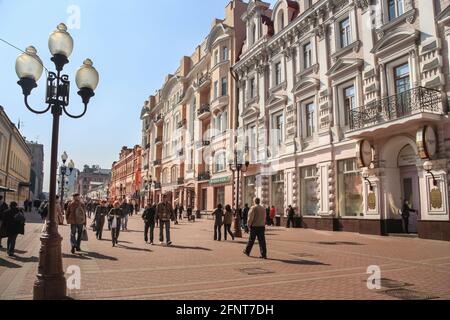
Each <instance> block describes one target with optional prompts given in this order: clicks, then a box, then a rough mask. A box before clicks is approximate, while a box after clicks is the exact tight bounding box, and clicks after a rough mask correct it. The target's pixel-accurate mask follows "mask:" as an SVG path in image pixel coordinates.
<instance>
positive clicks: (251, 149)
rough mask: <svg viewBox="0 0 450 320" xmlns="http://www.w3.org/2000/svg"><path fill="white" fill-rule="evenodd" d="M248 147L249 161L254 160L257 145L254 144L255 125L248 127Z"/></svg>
mask: <svg viewBox="0 0 450 320" xmlns="http://www.w3.org/2000/svg"><path fill="white" fill-rule="evenodd" d="M248 135H249V137H248V143H247V144H248V147H249V152H250V159H251V161H256V155H257V146H256V126H251V127H249V128H248Z"/></svg>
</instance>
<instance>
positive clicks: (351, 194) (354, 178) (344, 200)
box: [338, 159, 363, 217]
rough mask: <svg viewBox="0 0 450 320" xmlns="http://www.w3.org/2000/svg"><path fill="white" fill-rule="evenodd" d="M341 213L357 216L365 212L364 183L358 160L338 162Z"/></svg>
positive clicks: (347, 215) (346, 215) (342, 214)
mask: <svg viewBox="0 0 450 320" xmlns="http://www.w3.org/2000/svg"><path fill="white" fill-rule="evenodd" d="M338 169H339V173H338V187H339V190H338V191H339V213H340V215H341V216H343V217H357V216H359V215H360V214H361V213H362V212H363V197H362V194H363V183H362V178H361V175H360V173H359V172H358V170H357V166H356V160H355V159H349V160H343V161H339V162H338Z"/></svg>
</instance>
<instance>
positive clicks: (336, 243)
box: [310, 241, 364, 246]
mask: <svg viewBox="0 0 450 320" xmlns="http://www.w3.org/2000/svg"><path fill="white" fill-rule="evenodd" d="M310 243H317V244H322V245H327V246H336V245H347V246H363V245H364V244H362V243H358V242H347V241H335V242H310Z"/></svg>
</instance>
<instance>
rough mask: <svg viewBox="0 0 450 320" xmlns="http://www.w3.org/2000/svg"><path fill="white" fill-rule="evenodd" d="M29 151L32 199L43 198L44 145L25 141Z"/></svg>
mask: <svg viewBox="0 0 450 320" xmlns="http://www.w3.org/2000/svg"><path fill="white" fill-rule="evenodd" d="M27 145H28V148H30V151H31V173H30V191H31V197H32V200H34V199H40V200H42V199H43V194H42V192H43V187H44V145H42V144H39V143H37V142H33V141H27Z"/></svg>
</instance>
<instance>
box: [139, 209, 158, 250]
mask: <svg viewBox="0 0 450 320" xmlns="http://www.w3.org/2000/svg"><path fill="white" fill-rule="evenodd" d="M142 219H143V220H144V222H145V228H144V240H145V243H148V232H149V230H150V245H153V239H154V232H155V222H156V205H153V206H152V205H150V203H148V204H147V206H146V207H145V210H144V213H143V214H142Z"/></svg>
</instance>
